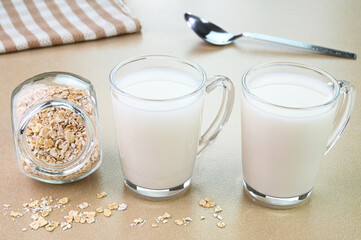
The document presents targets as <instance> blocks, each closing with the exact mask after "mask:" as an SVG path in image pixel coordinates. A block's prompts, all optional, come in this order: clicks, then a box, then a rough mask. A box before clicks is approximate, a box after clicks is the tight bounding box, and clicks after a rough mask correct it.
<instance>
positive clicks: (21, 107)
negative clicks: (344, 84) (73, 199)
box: [11, 72, 102, 184]
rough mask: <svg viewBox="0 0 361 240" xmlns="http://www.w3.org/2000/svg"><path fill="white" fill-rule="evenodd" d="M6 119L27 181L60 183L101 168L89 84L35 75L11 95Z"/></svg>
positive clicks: (66, 77)
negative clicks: (10, 124) (28, 179)
mask: <svg viewBox="0 0 361 240" xmlns="http://www.w3.org/2000/svg"><path fill="white" fill-rule="evenodd" d="M11 114H12V115H11V116H12V129H13V138H14V146H15V151H16V157H17V162H18V165H19V167H20V170H21V171H22V172H23V173H24V174H25V175H26V176H28V177H31V178H34V179H37V180H40V181H43V182H48V183H54V184H61V183H68V182H73V181H77V180H80V179H82V178H84V177H86V176H88V175H89V174H91V173H92V172H94V171H95V170H96V169H97V168H98V167H99V166H100V164H101V162H102V152H101V141H100V130H99V119H98V110H97V101H96V95H95V91H94V89H93V86H92V85H91V83H90V82H89V81H88V80H86V79H84V78H82V77H80V76H77V75H74V74H71V73H66V72H48V73H43V74H39V75H36V76H34V77H32V78H30V79H28V80H26V81H24V82H23V83H22V84H20V85H19V86H18V87H17V88H16V89H15V90H14V91H13V93H12V99H11Z"/></svg>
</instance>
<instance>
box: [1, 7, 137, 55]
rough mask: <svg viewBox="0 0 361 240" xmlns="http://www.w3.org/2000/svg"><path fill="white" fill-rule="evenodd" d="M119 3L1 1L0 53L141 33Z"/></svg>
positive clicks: (132, 18) (129, 14)
mask: <svg viewBox="0 0 361 240" xmlns="http://www.w3.org/2000/svg"><path fill="white" fill-rule="evenodd" d="M140 28H141V26H140V23H139V21H138V20H137V19H136V18H134V17H132V15H131V13H130V11H129V10H128V8H127V7H126V6H125V5H124V4H123V2H122V1H121V0H4V1H1V0H0V53H8V52H14V51H21V50H26V49H29V48H39V47H47V46H54V45H60V44H67V43H74V42H81V41H86V40H93V39H100V38H105V37H110V36H115V35H120V34H124V33H133V32H138V31H140Z"/></svg>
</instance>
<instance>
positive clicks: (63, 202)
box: [58, 197, 69, 205]
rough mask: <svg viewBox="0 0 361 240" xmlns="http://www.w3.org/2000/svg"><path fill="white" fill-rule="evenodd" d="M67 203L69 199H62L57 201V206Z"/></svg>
mask: <svg viewBox="0 0 361 240" xmlns="http://www.w3.org/2000/svg"><path fill="white" fill-rule="evenodd" d="M68 202H69V199H68V198H67V197H64V198H62V199H59V201H58V203H59V204H62V205H65V204H67V203H68Z"/></svg>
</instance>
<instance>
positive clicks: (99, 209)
mask: <svg viewBox="0 0 361 240" xmlns="http://www.w3.org/2000/svg"><path fill="white" fill-rule="evenodd" d="M95 211H96V212H97V213H102V212H103V211H104V209H103V208H101V207H99V208H97V209H95Z"/></svg>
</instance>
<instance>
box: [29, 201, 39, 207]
mask: <svg viewBox="0 0 361 240" xmlns="http://www.w3.org/2000/svg"><path fill="white" fill-rule="evenodd" d="M38 203H39V200H34V201H32V202H31V203H29V207H31V208H33V207H35V206H37V205H38Z"/></svg>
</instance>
